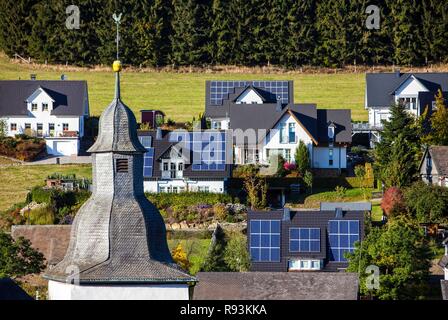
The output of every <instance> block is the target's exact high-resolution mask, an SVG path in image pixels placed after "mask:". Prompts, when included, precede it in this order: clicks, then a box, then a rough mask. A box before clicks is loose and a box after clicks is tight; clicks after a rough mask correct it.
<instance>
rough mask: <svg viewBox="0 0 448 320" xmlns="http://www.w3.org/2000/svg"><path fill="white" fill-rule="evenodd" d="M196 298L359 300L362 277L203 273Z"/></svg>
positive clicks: (307, 274) (285, 273)
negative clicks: (360, 279) (360, 278)
mask: <svg viewBox="0 0 448 320" xmlns="http://www.w3.org/2000/svg"><path fill="white" fill-rule="evenodd" d="M197 278H198V281H199V282H198V284H197V285H196V287H195V288H194V293H193V299H194V300H357V299H358V288H359V279H358V275H357V274H356V273H345V272H336V273H332V272H241V273H238V272H199V273H198V274H197Z"/></svg>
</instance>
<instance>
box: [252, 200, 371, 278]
mask: <svg viewBox="0 0 448 320" xmlns="http://www.w3.org/2000/svg"><path fill="white" fill-rule="evenodd" d="M357 207H359V206H357ZM344 209H346V208H340V207H339V208H338V207H336V208H335V209H334V210H290V209H289V208H284V209H283V210H272V211H251V212H249V213H248V215H247V237H248V247H249V252H250V256H251V271H264V272H286V271H340V270H345V269H346V268H347V266H348V262H347V258H346V253H349V252H353V251H354V249H355V243H357V242H359V241H362V239H363V238H364V215H365V213H366V211H364V210H350V211H349V210H344Z"/></svg>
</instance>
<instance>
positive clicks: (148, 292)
mask: <svg viewBox="0 0 448 320" xmlns="http://www.w3.org/2000/svg"><path fill="white" fill-rule="evenodd" d="M48 295H49V299H50V300H189V289H188V285H187V284H166V285H163V284H142V285H74V284H67V283H63V282H57V281H52V280H50V281H49V282H48Z"/></svg>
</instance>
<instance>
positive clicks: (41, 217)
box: [27, 206, 54, 225]
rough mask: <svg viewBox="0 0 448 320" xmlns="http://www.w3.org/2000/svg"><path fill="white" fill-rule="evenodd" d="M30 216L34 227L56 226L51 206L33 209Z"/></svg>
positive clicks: (30, 221)
mask: <svg viewBox="0 0 448 320" xmlns="http://www.w3.org/2000/svg"><path fill="white" fill-rule="evenodd" d="M28 214H29V223H30V224H32V225H47V224H54V214H53V211H52V210H51V208H50V207H49V206H44V207H39V208H36V209H32V210H31V211H30V212H29V213H27V215H28Z"/></svg>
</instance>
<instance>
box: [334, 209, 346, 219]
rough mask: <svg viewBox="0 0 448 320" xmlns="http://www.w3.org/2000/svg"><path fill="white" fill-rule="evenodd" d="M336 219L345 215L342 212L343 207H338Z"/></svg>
mask: <svg viewBox="0 0 448 320" xmlns="http://www.w3.org/2000/svg"><path fill="white" fill-rule="evenodd" d="M335 212H336V217H335V218H336V219H342V218H343V217H344V214H343V213H342V208H336V210H335Z"/></svg>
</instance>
